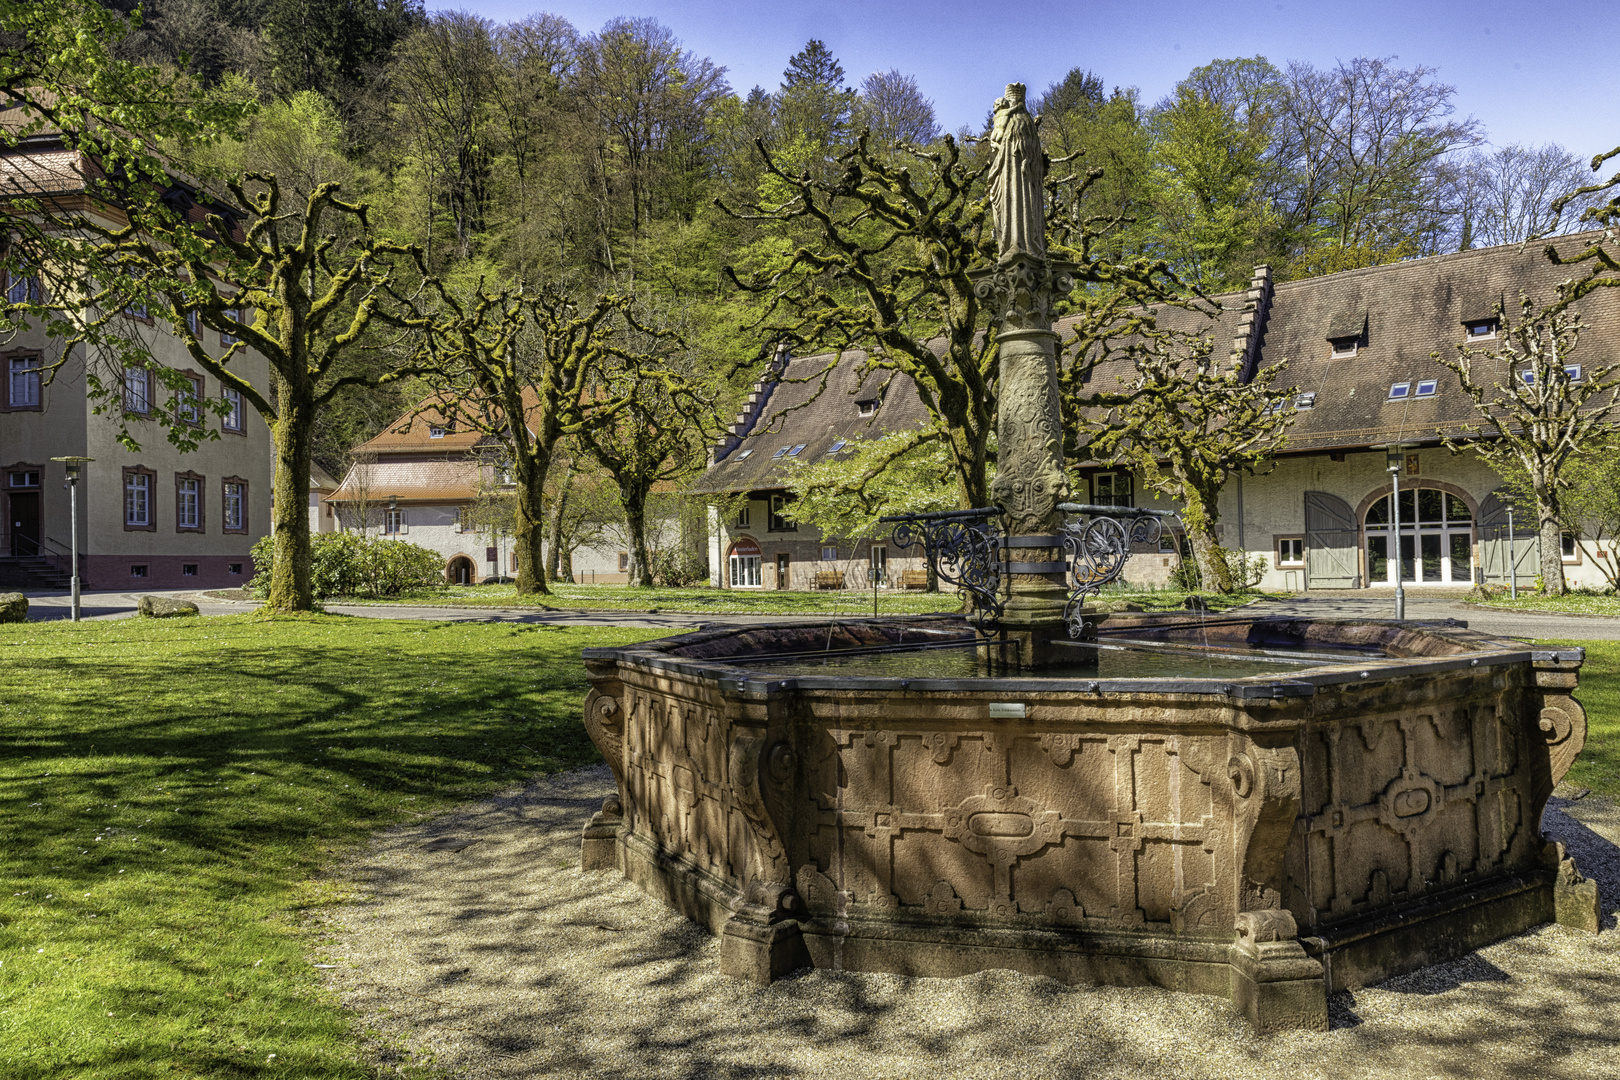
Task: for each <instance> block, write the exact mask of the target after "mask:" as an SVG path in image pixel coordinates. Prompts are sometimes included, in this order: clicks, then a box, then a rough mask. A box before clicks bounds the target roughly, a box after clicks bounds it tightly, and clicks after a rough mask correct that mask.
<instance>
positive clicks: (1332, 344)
mask: <svg viewBox="0 0 1620 1080" xmlns="http://www.w3.org/2000/svg"><path fill="white" fill-rule="evenodd" d="M1346 342H1348V344H1346ZM1328 346H1329V348H1330V350H1331V352H1330V353H1329V355H1330V357H1331V359H1334V360H1344V359H1348V358H1349V357H1352V356H1354V355H1356V353H1357V352H1359V351H1360V350H1361V338H1360V336H1359V335H1358V336H1356V337H1353V338H1330V339H1328Z"/></svg>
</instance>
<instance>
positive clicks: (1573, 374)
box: [1564, 364, 1581, 382]
mask: <svg viewBox="0 0 1620 1080" xmlns="http://www.w3.org/2000/svg"><path fill="white" fill-rule="evenodd" d="M1564 374H1565V375H1567V376H1569V381H1570V382H1580V381H1581V365H1579V364H1571V365H1569V366H1568V367H1566V368H1565V369H1564Z"/></svg>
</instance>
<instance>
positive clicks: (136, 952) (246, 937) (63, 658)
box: [0, 616, 1620, 1080]
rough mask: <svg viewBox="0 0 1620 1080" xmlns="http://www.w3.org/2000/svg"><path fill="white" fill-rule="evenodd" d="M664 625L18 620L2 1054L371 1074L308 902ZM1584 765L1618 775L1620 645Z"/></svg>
mask: <svg viewBox="0 0 1620 1080" xmlns="http://www.w3.org/2000/svg"><path fill="white" fill-rule="evenodd" d="M652 636H656V635H655V634H653V633H650V632H646V631H630V630H601V629H589V630H587V629H571V628H566V629H565V628H550V627H515V626H511V625H509V624H456V623H427V622H389V621H383V620H372V619H345V618H341V617H309V618H277V619H267V618H258V617H254V616H232V617H227V618H217V619H185V620H173V621H163V622H157V621H151V620H130V621H126V622H91V623H81V624H78V625H74V624H71V623H60V622H58V623H45V624H40V623H34V624H23V625H10V626H0V672H4V673H5V674H6V678H5V679H4V680H3V681H0V748H3V753H0V1077H4V1078H5V1080H36V1078H37V1080H43V1078H46V1077H50V1078H53V1080H54V1078H59V1077H171V1076H209V1077H252V1078H269V1077H287V1078H299V1080H303V1078H314V1077H318V1078H322V1080H324V1078H329V1077H336V1078H356V1080H359V1078H373V1077H375V1076H377V1075H378V1074H377V1073H375V1072H374V1070H373V1069H372V1068H371V1067H370V1066H368V1065H366V1064H365V1063H364V1062H363V1061H362V1060H361V1059H360V1056H359V1053H358V1050H357V1048H356V1047H357V1040H356V1038H355V1034H356V1033H355V1031H354V1030H353V1028H352V1026H351V1025H352V1017H350V1016H349V1015H347V1014H345V1013H344V1012H342V1011H341V1010H340V1009H339V1008H338V1006H337V1003H336V1002H335V1000H333V999H332V997H331V996H330V995H328V994H327V993H326V992H325V991H324V990H323V989H322V988H321V985H320V980H319V978H318V972H317V971H316V969H314V968H313V967H312V966H311V963H312V960H311V957H312V956H313V958H314V961H313V962H322V963H324V962H329V960H335V959H336V958H335V957H330V958H329V957H326V956H324V955H323V954H322V953H321V952H320V943H319V941H318V940H316V939H315V938H313V937H311V936H310V935H309V934H308V933H306V932H305V931H304V929H303V928H302V923H301V915H302V913H303V912H304V911H305V910H307V909H308V908H310V907H312V906H314V905H319V904H323V903H326V902H329V901H330V900H332V899H333V898H334V894H333V893H332V892H331V891H330V890H331V888H332V886H330V885H326V884H323V883H322V880H321V879H320V877H319V872H320V871H321V870H323V869H324V868H327V867H329V866H330V865H331V864H332V862H333V860H334V857H335V855H336V853H338V852H340V851H342V850H344V849H346V848H350V847H352V846H354V845H357V844H360V843H363V842H364V841H365V839H366V838H367V836H369V835H370V834H371V833H373V832H374V831H376V830H378V829H381V828H384V827H387V826H389V825H391V824H395V823H398V822H400V821H414V820H420V819H421V818H423V817H427V816H431V815H433V814H435V813H437V812H439V811H441V810H442V809H444V808H445V807H447V806H450V805H452V804H454V803H456V802H460V801H463V800H466V799H469V798H472V797H476V796H478V795H479V794H481V793H484V792H487V791H490V790H493V789H496V788H499V787H501V786H504V785H506V784H509V783H513V782H516V781H518V780H519V779H521V778H522V777H524V776H527V775H530V774H532V773H534V772H540V771H547V770H554V769H560V768H567V767H571V766H574V765H579V764H584V763H587V762H589V761H591V760H593V759H595V757H596V754H595V750H594V749H593V748H592V747H591V745H590V743H589V741H588V740H587V739H586V737H585V735H584V732H583V729H582V727H581V725H580V724H579V719H578V718H579V707H580V702H581V698H582V696H583V693H584V691H585V687H586V682H585V678H584V671H583V668H582V666H581V664H580V662H579V650H580V649H581V648H582V647H584V646H587V645H597V644H614V643H628V642H632V641H637V640H644V639H646V638H648V637H652ZM1567 644H1584V645H1585V646H1586V648H1587V650H1588V660H1587V666H1586V668H1585V670H1584V671H1583V673H1582V680H1581V681H1582V689H1581V691H1580V698H1581V700H1582V701H1583V702H1584V703H1585V705H1586V708H1587V712H1588V715H1589V717H1590V721H1591V732H1590V736H1589V739H1588V743H1587V749H1586V752H1585V754H1583V755H1582V758H1581V760H1580V761H1579V762H1577V764H1576V766H1575V769H1574V771H1573V772H1572V773H1571V775H1570V780H1571V782H1572V783H1575V784H1578V785H1581V786H1586V787H1591V788H1592V789H1594V790H1595V791H1597V792H1600V793H1602V794H1605V795H1608V796H1611V797H1615V796H1620V643H1615V642H1573V643H1567Z"/></svg>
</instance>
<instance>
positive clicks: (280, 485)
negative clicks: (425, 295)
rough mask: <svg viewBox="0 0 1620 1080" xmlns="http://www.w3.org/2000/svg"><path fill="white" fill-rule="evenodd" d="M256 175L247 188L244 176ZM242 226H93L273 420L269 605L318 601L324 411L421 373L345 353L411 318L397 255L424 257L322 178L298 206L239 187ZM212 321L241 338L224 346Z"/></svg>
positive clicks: (191, 350)
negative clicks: (355, 361)
mask: <svg viewBox="0 0 1620 1080" xmlns="http://www.w3.org/2000/svg"><path fill="white" fill-rule="evenodd" d="M248 183H251V184H254V185H256V188H255V190H252V191H250V190H248V188H247V187H245V186H244V185H245V184H248ZM228 186H229V188H230V192H231V196H232V199H233V201H234V203H235V205H236V206H237V207H238V208H240V210H241V211H242V213H243V214H244V216H245V218H246V222H245V227H242V226H239V225H238V224H237V223H236V222H233V221H227V220H226V219H225V217H224V216H223V215H222V214H220V213H210V214H208V215H207V216H206V219H205V221H204V222H203V223H201V224H200V225H199V224H194V223H191V222H189V221H187V220H185V219H184V218H183V217H182V216H180V215H178V214H176V213H174V212H172V211H171V210H170V209H169V208H168V207H167V206H166V205H164V204H161V203H158V204H153V205H146V206H143V207H140V208H138V209H135V210H132V212H131V214H130V223H129V225H127V226H126V227H124V228H121V229H109V228H106V227H103V226H98V225H95V224H94V223H91V222H83V223H82V227H83V228H85V229H86V230H87V231H94V232H96V233H97V234H99V235H100V236H101V237H102V249H103V252H104V253H106V256H107V257H108V258H110V259H111V258H115V259H117V260H119V261H120V262H121V263H122V265H123V266H125V267H126V268H127V270H128V272H129V274H131V275H145V277H144V278H143V279H140V280H138V281H137V283H136V285H135V287H134V291H135V294H136V295H139V296H144V297H147V298H149V299H150V300H151V301H153V302H155V303H159V304H161V310H163V312H164V314H165V315H166V316H167V317H168V319H169V320H170V321H171V323H172V327H173V332H174V334H175V335H176V336H177V337H178V338H179V339H180V341H181V343H182V344H183V345H184V346H185V347H186V350H187V352H188V354H189V355H190V357H191V359H192V361H193V362H194V363H195V364H196V365H197V366H198V367H199V368H201V369H202V370H204V371H206V372H208V373H209V374H210V375H212V376H214V377H215V378H216V379H218V380H219V381H220V383H221V385H222V386H223V387H224V388H225V389H227V390H231V391H234V392H235V393H237V394H240V395H241V397H242V399H243V400H244V401H246V402H247V403H248V404H250V405H251V406H252V407H253V408H254V409H255V410H257V411H258V413H259V414H260V415H261V416H263V417H264V420H265V423H266V424H268V425H269V427H270V434H271V440H272V444H273V446H274V450H275V480H274V493H273V502H272V507H271V525H272V529H273V531H274V540H273V550H274V558H275V562H274V565H273V567H272V571H271V580H270V592H269V595H268V597H267V598H266V601H265V606H266V608H267V609H269V610H271V611H309V610H311V609H312V608H313V606H314V595H313V593H312V592H311V590H310V580H309V570H310V547H309V544H310V538H309V513H308V509H307V507H308V497H309V474H310V463H311V460H312V458H311V445H312V441H313V436H314V431H315V420H316V417H317V415H318V414H319V412H320V410H321V409H322V408H323V407H324V406H326V405H327V404H328V403H329V402H331V400H332V399H333V398H334V397H335V396H336V395H338V394H340V393H342V392H343V391H344V390H345V389H346V388H348V387H351V386H369V387H375V386H381V385H387V384H389V383H392V382H395V381H397V380H400V379H403V378H406V377H408V376H411V375H415V374H420V373H421V371H422V369H420V368H417V367H412V366H410V365H399V366H395V367H393V368H392V369H391V370H383V371H381V372H380V373H379V372H377V371H357V370H353V368H352V367H349V366H346V365H345V363H344V361H345V360H347V359H349V358H350V357H351V356H352V355H353V354H356V353H360V352H362V351H365V350H367V349H368V348H370V347H371V340H370V337H369V334H370V332H371V331H372V329H373V324H391V325H395V326H399V325H404V323H405V321H406V318H407V316H408V313H404V312H394V311H390V310H388V309H387V308H385V307H383V306H382V305H383V304H384V303H385V300H386V298H387V296H388V295H389V286H390V284H391V281H392V276H393V273H394V264H395V263H397V262H400V261H406V262H407V263H409V264H412V269H413V271H414V270H417V269H419V268H420V258H419V255H418V253H417V252H416V251H415V250H414V249H412V248H409V247H405V246H403V245H400V244H396V243H394V242H393V241H390V240H387V239H385V238H383V237H381V236H379V235H377V234H376V233H375V232H374V231H373V230H372V227H371V221H370V211H369V209H368V208H367V207H366V206H365V205H364V204H363V203H351V202H346V201H344V200H343V199H342V198H340V197H339V190H340V189H339V185H338V184H335V183H324V184H319V185H317V186H316V187H315V188H314V189H313V190H312V191H310V193H309V195H308V197H307V198H305V199H303V200H302V203H301V205H300V204H299V203H298V202H297V201H293V200H285V201H284V199H283V196H282V190H281V186H280V184H279V183H278V182H277V181H276V178H275V177H274V176H272V175H269V174H259V173H255V174H250V175H249V176H247V177H246V178H244V180H243V181H240V182H239V181H231V182H230V183H229V185H228ZM129 297H130V288H129V287H128V285H127V284H126V283H125V282H117V283H115V284H112V285H109V286H107V287H106V288H104V289H103V290H102V291H101V292H100V293H99V294H97V295H96V296H95V297H94V298H93V306H94V307H95V308H97V309H99V310H103V311H119V310H122V309H123V308H124V307H125V306H126V305H127V304H128V303H129V302H130V300H129ZM205 328H206V331H208V332H211V333H217V334H221V335H224V336H225V337H226V338H227V339H229V340H231V341H233V342H234V343H233V344H232V345H230V346H229V347H228V348H227V349H226V350H225V352H224V353H223V354H221V355H219V356H215V355H213V354H211V353H210V352H209V351H208V350H207V348H205V347H204V345H203V336H204V333H205ZM248 350H251V351H253V352H256V353H258V354H259V355H261V356H263V357H264V358H265V360H267V361H268V362H269V377H268V379H267V380H266V381H265V382H262V383H254V382H253V381H251V380H250V379H249V378H248V377H246V376H245V375H244V373H243V371H242V368H243V366H244V365H242V364H240V363H237V361H238V360H240V359H242V358H243V357H244V356H245V355H246V353H247V351H248Z"/></svg>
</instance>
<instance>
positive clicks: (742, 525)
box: [732, 503, 753, 529]
mask: <svg viewBox="0 0 1620 1080" xmlns="http://www.w3.org/2000/svg"><path fill="white" fill-rule="evenodd" d="M752 510H753V504H752V503H743V504H742V508H741V509H740V510H738V511H737V520H736V521H735V522H733V523H732V527H733V528H737V529H751V528H753V525H751V524H750V522H751V521H752V514H751V511H752Z"/></svg>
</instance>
